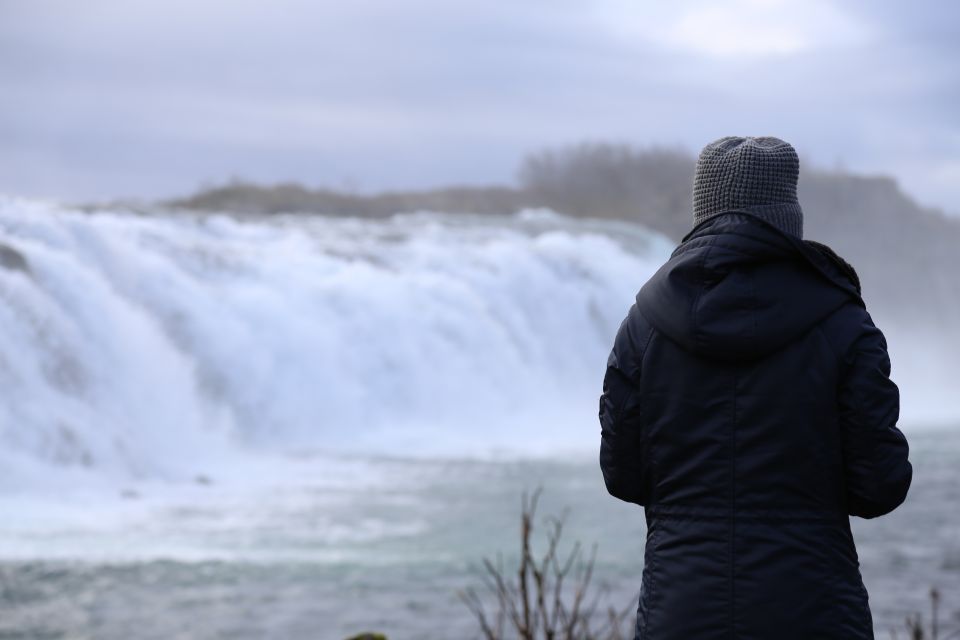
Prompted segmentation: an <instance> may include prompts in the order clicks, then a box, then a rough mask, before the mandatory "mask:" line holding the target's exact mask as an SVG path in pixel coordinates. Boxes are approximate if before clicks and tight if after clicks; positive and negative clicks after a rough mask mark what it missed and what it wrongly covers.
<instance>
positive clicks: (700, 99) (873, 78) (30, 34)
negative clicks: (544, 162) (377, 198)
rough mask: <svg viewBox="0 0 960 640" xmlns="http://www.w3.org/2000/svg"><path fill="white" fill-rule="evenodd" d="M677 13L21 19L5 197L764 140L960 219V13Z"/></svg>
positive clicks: (452, 169)
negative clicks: (575, 150) (568, 148)
mask: <svg viewBox="0 0 960 640" xmlns="http://www.w3.org/2000/svg"><path fill="white" fill-rule="evenodd" d="M674 4H677V5H681V6H668V5H667V4H666V3H636V2H626V1H625V0H599V1H597V2H592V3H587V2H575V1H573V0H552V1H547V0H534V1H526V2H521V3H518V2H506V1H504V0H487V1H485V2H479V1H476V0H464V1H460V2H449V1H444V0H419V1H407V2H394V1H391V0H379V1H375V0H355V1H353V2H350V3H339V2H338V3H334V2H308V1H306V0H282V1H276V2H271V3H266V2H262V3H243V2H235V1H229V2H228V1H226V0H207V1H206V2H203V3H196V2H186V1H185V0H167V1H165V2H160V1H159V0H141V1H139V2H120V1H119V0H116V1H112V2H108V1H106V0H88V1H87V2H84V3H75V2H67V1H60V2H55V1H51V0H35V1H27V0H22V1H21V0H8V1H7V2H4V3H3V4H2V5H0V81H2V83H3V87H4V93H3V96H2V98H0V191H3V192H7V193H23V194H28V195H50V196H55V197H63V198H72V199H82V198H97V197H110V196H130V195H133V196H142V197H156V196H166V195H172V194H176V193H182V192H185V191H189V190H191V189H193V188H194V187H196V186H197V185H198V184H199V183H201V182H203V181H215V180H223V179H225V178H227V177H229V176H231V175H242V176H244V177H248V178H252V179H259V180H280V179H296V180H301V181H304V182H306V183H308V184H312V185H323V184H326V185H340V184H342V183H344V182H349V183H351V184H354V185H359V186H361V187H363V188H365V189H370V190H373V189H379V188H395V187H408V186H409V187H418V186H428V185H434V184H440V183H449V182H458V183H484V182H497V181H504V180H510V179H512V177H513V172H514V170H515V167H516V164H517V162H518V160H519V159H520V157H521V156H522V155H523V154H524V153H525V152H527V151H530V150H534V149H537V148H539V147H541V146H545V145H555V144H564V143H569V142H576V141H579V140H581V139H611V140H625V141H629V142H635V143H639V144H667V145H681V146H683V147H686V148H688V149H690V150H691V151H695V150H696V149H698V148H699V147H700V146H701V145H702V144H704V143H705V142H707V141H708V140H710V139H712V138H715V137H718V136H720V135H725V134H727V133H758V134H767V133H771V134H774V135H780V136H782V137H784V138H787V139H789V140H791V141H793V142H794V143H795V144H796V146H797V147H798V148H799V149H800V150H801V152H802V153H803V155H804V156H805V157H806V158H808V159H810V160H811V161H813V162H815V163H817V164H821V165H826V166H831V165H833V164H834V163H837V162H842V163H843V164H844V166H846V167H847V168H849V169H852V170H858V171H867V172H884V173H891V174H894V175H896V176H897V177H899V178H900V179H901V181H902V182H903V183H904V185H905V187H906V188H907V189H908V190H910V191H911V192H912V193H914V194H915V195H916V196H918V197H919V199H920V200H921V201H923V202H926V203H932V204H936V205H939V206H942V207H944V208H946V209H949V210H953V211H956V212H960V206H957V205H955V204H954V203H955V202H956V199H957V197H958V196H960V124H958V122H957V119H956V118H955V116H954V113H955V112H956V111H957V107H958V106H960V105H958V100H960V79H958V76H957V74H956V73H955V70H954V69H953V61H954V60H955V59H956V57H957V45H956V44H955V43H956V42H957V41H958V38H956V35H957V34H956V33H954V32H953V31H954V29H955V27H954V25H957V24H960V23H958V21H957V18H958V17H960V9H956V8H952V7H951V6H948V7H946V8H944V7H943V6H941V5H942V4H943V3H938V2H934V1H932V0H922V1H921V2H918V3H912V4H911V5H910V7H907V6H906V5H904V4H902V3H892V2H891V3H882V2H867V1H866V0H857V1H856V2H852V3H840V2H836V1H827V0H818V1H816V2H814V1H811V2H810V3H803V5H800V4H799V3H784V2H778V1H776V0H726V2H723V3H717V2H711V3H706V2H699V3H674ZM798 6H802V7H806V8H805V9H798V8H797V7H798ZM716 7H720V9H717V8H716ZM698 12H700V13H698ZM704 12H706V13H704ZM708 28H710V29H714V30H715V31H716V33H715V34H714V33H710V32H707V33H706V34H705V35H704V34H703V33H702V32H703V31H704V30H705V29H708ZM764 34H766V35H764ZM770 34H773V35H772V36H771V35H770ZM709 37H715V38H717V41H716V42H713V41H708V42H704V38H707V39H709ZM724 39H726V40H724Z"/></svg>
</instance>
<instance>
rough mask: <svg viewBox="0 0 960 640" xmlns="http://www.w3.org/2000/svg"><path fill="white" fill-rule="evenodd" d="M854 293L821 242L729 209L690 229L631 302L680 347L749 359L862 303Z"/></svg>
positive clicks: (847, 274)
mask: <svg viewBox="0 0 960 640" xmlns="http://www.w3.org/2000/svg"><path fill="white" fill-rule="evenodd" d="M859 289H860V288H859V281H858V279H857V277H856V273H855V272H854V271H853V268H852V267H850V265H848V264H847V263H845V262H844V261H843V260H842V259H841V258H839V256H837V255H836V254H835V253H834V252H833V251H832V250H830V249H829V247H827V246H826V245H822V244H820V243H816V242H813V241H805V240H801V239H800V238H797V237H794V236H791V235H789V234H787V233H784V232H783V231H781V230H780V229H778V228H776V227H775V226H773V225H771V224H770V223H768V222H766V221H764V220H762V219H759V218H757V217H755V216H752V215H750V214H748V213H742V212H736V211H734V212H729V213H724V214H722V215H718V216H716V217H714V218H710V219H708V220H706V221H704V222H703V223H701V224H699V225H697V226H695V227H694V228H693V229H691V230H690V232H689V233H687V235H686V236H684V238H683V240H682V241H681V243H680V245H679V246H678V247H677V248H676V249H675V250H674V251H673V253H672V254H671V256H670V259H669V260H668V261H667V262H666V263H665V264H664V265H663V266H662V267H660V269H659V270H658V271H657V272H656V273H655V274H654V275H653V276H652V277H651V278H650V279H649V280H648V281H647V282H646V283H645V284H644V285H643V287H642V288H641V289H640V291H639V293H637V298H636V301H637V307H638V309H639V311H640V312H641V313H642V314H643V315H644V317H645V318H646V319H647V321H649V322H650V324H652V325H653V326H654V327H655V328H657V329H658V330H659V331H661V332H662V333H664V334H666V336H667V337H669V338H671V339H672V340H674V341H675V342H677V343H679V344H680V345H681V346H682V347H683V348H684V349H686V350H688V351H691V352H693V353H696V354H698V355H702V356H705V357H709V358H714V359H721V360H753V359H757V358H761V357H763V356H765V355H767V354H769V353H772V352H774V351H777V350H779V349H780V348H782V347H784V346H786V345H787V344H789V343H790V342H793V341H794V340H796V339H797V338H799V337H800V336H801V335H803V334H804V333H806V332H807V331H808V330H810V329H811V328H812V327H813V326H815V325H816V324H817V323H819V322H820V321H821V320H823V319H824V318H825V317H826V316H828V315H830V314H831V313H832V312H833V311H835V310H836V309H838V308H839V307H840V306H842V305H843V304H845V303H847V302H849V301H851V300H853V301H854V302H856V303H857V304H859V305H860V306H864V303H863V299H862V298H861V296H860V290H859Z"/></svg>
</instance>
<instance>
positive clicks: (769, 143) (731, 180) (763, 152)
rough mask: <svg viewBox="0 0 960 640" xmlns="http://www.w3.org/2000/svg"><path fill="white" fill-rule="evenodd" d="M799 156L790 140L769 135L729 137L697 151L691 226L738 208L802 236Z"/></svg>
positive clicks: (799, 236)
mask: <svg viewBox="0 0 960 640" xmlns="http://www.w3.org/2000/svg"><path fill="white" fill-rule="evenodd" d="M799 171H800V160H799V159H798V158H797V152H796V151H795V150H794V148H793V147H791V146H790V144H789V143H787V142H784V141H783V140H780V139H779V138H771V137H760V138H753V137H746V138H742V137H738V136H727V137H725V138H720V139H719V140H715V141H714V142H711V143H710V144H708V145H707V146H705V147H704V148H703V151H701V152H700V157H699V158H698V159H697V171H696V174H695V176H694V178H693V224H694V226H696V225H698V224H700V223H701V222H703V221H704V220H708V219H710V218H712V217H714V216H717V215H720V214H721V213H727V212H731V211H738V212H742V213H749V214H751V215H754V216H757V217H758V218H762V219H763V220H766V221H767V222H769V223H770V224H772V225H774V226H775V227H777V228H779V229H781V230H782V231H785V232H787V233H790V234H793V235H795V236H797V237H798V238H802V237H803V210H801V209H800V203H799V202H798V201H797V176H798V174H799Z"/></svg>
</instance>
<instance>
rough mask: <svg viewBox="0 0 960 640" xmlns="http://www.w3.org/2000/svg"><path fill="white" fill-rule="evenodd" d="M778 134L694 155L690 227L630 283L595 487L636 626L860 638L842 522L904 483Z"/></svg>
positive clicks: (892, 431) (825, 253) (896, 445)
mask: <svg viewBox="0 0 960 640" xmlns="http://www.w3.org/2000/svg"><path fill="white" fill-rule="evenodd" d="M797 171H798V161H797V156H796V152H795V151H794V150H793V148H792V147H790V145H788V144H787V143H785V142H783V141H782V140H778V139H776V138H722V139H720V140H718V141H716V142H714V143H711V144H710V145H707V147H705V148H704V150H703V152H702V153H701V156H700V159H699V161H698V164H697V175H696V178H695V187H694V224H695V226H694V228H693V229H692V230H691V231H690V233H688V234H687V235H686V236H685V237H684V239H683V241H682V242H681V244H680V245H679V246H678V247H677V248H676V250H675V251H674V252H673V254H672V256H671V258H670V260H668V261H667V263H666V264H664V265H663V267H661V269H660V270H659V271H658V272H657V273H656V274H654V275H653V276H652V277H651V278H650V280H649V281H647V283H646V284H644V285H643V287H642V288H641V289H640V292H639V293H638V294H637V298H636V302H635V304H634V305H633V306H632V307H631V308H630V310H629V313H628V315H627V317H626V318H625V320H624V322H623V323H622V324H621V326H620V329H619V331H618V333H617V336H616V339H615V342H614V346H613V349H612V351H611V353H610V357H609V360H608V363H607V369H606V374H605V376H604V380H603V394H602V396H601V397H600V407H599V418H600V423H601V444H600V465H601V469H602V471H603V477H604V480H605V483H606V486H607V489H608V491H609V492H610V493H611V494H612V495H614V496H615V497H617V498H620V499H622V500H626V501H628V502H633V503H636V504H640V505H643V506H644V508H645V514H646V520H647V539H646V550H645V555H644V571H643V578H642V586H641V596H640V603H639V609H638V614H637V628H636V637H637V638H638V639H640V638H642V639H645V640H661V639H670V638H683V639H685V640H698V639H701V638H702V639H707V638H743V639H748V638H751V639H752V638H761V639H771V638H844V639H852V638H872V637H873V628H872V621H871V615H870V610H869V606H868V600H867V593H866V590H865V589H864V586H863V582H862V579H861V577H860V572H859V565H858V560H857V553H856V549H855V546H854V542H853V538H852V536H851V533H850V524H849V516H851V515H854V516H861V517H865V518H872V517H876V516H879V515H883V514H885V513H887V512H889V511H891V510H893V509H894V508H896V507H897V506H898V505H899V504H900V503H901V502H903V500H904V498H905V497H906V493H907V490H908V488H909V485H910V480H911V477H912V468H911V465H910V463H909V462H908V461H907V443H906V440H905V439H904V437H903V434H902V433H901V432H900V431H899V430H898V429H897V427H896V424H897V420H898V417H899V393H898V389H897V386H896V385H895V384H894V382H893V381H892V380H891V379H890V377H889V376H890V360H889V357H888V355H887V345H886V341H885V339H884V336H883V334H882V332H881V331H880V330H879V329H878V328H877V327H876V326H875V325H874V323H873V321H872V319H871V317H870V315H869V313H868V312H867V310H866V308H865V305H864V303H863V300H862V298H861V296H860V285H859V281H858V279H857V276H856V273H855V271H854V270H853V268H852V267H850V265H848V264H846V263H845V262H844V261H843V260H842V259H840V258H839V257H838V256H836V254H834V253H833V252H832V251H831V250H830V249H829V248H828V247H826V246H825V245H822V244H819V243H815V242H812V241H804V240H802V239H801V238H802V220H803V218H802V211H801V209H800V206H799V203H797V201H796V180H797Z"/></svg>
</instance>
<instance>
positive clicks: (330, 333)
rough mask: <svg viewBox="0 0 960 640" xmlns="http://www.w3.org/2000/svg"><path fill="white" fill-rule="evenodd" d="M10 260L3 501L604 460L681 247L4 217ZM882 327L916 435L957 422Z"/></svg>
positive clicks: (922, 367)
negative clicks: (611, 366) (244, 464)
mask: <svg viewBox="0 0 960 640" xmlns="http://www.w3.org/2000/svg"><path fill="white" fill-rule="evenodd" d="M0 244H2V247H0V249H2V251H0V254H2V255H0V264H2V265H3V267H4V268H0V300H2V304H0V323H2V326H3V327H4V331H3V332H2V333H0V384H2V386H3V388H4V389H5V391H6V401H5V402H4V404H3V405H2V406H0V441H2V449H3V454H0V455H2V456H3V459H4V463H5V468H7V469H10V470H11V472H10V473H9V474H7V475H6V476H5V479H4V480H3V481H2V483H0V489H6V490H10V489H16V488H38V485H46V484H50V485H51V486H56V485H57V484H58V481H57V479H56V478H57V476H58V474H59V475H62V477H63V478H71V481H73V479H76V478H88V477H96V478H101V479H107V482H108V484H110V483H113V482H121V481H126V480H128V479H131V478H133V479H137V478H141V479H161V480H164V479H167V480H182V479H185V478H187V479H188V478H192V477H194V476H195V475H196V474H197V473H198V472H201V471H202V472H206V470H209V469H211V468H217V467H218V466H219V467H224V466H229V464H230V462H229V461H230V460H231V459H233V456H237V455H242V456H250V455H256V454H257V452H270V453H277V452H284V453H289V452H301V453H302V452H305V451H310V452H322V453H324V454H327V453H337V454H340V453H348V454H357V453H361V454H387V455H397V456H421V455H430V456H437V455H440V456H445V455H456V456H463V455H468V456H485V455H488V454H491V453H496V452H513V453H524V454H530V453H533V454H538V455H542V454H546V455H549V454H552V453H556V452H560V451H591V450H592V449H594V448H595V446H596V444H597V439H598V437H599V435H598V433H599V426H598V425H597V423H596V415H595V414H596V397H597V395H598V394H599V391H600V380H601V378H602V373H603V367H604V364H605V361H606V356H607V353H608V351H609V348H610V346H611V344H612V339H613V335H614V333H615V331H616V328H617V326H618V325H619V323H620V321H621V320H622V318H623V316H624V314H625V313H626V310H627V308H628V307H629V305H630V304H631V302H632V299H633V296H634V294H635V292H636V290H637V289H638V288H639V286H640V285H641V284H642V283H643V282H644V281H645V280H646V279H647V278H648V277H649V276H650V275H651V274H652V273H653V272H654V271H655V270H656V268H657V267H659V265H660V264H662V262H663V261H664V260H665V259H666V257H667V256H668V255H669V253H670V251H671V250H672V248H673V246H674V244H673V243H672V242H671V241H669V240H668V239H667V238H665V237H664V236H661V235H659V234H657V233H654V232H651V231H649V230H647V229H646V228H644V227H642V226H640V225H637V224H632V223H628V222H615V221H599V220H589V219H574V218H568V217H565V216H560V215H557V214H554V213H551V212H549V211H546V210H526V211H522V212H520V213H518V214H515V215H513V216H473V215H464V214H441V213H408V214H398V215H394V216H392V217H389V218H384V219H377V220H370V219H359V218H333V217H322V216H274V217H271V218H260V219H246V220H243V221H240V220H237V219H235V218H232V217H228V216H225V215H185V214H181V213H174V212H167V213H163V214H158V215H153V216H149V217H146V216H136V215H132V214H129V213H126V212H123V211H97V212H94V213H82V212H78V211H72V210H69V209H66V208H62V207H59V206H57V205H52V204H48V203H41V202H35V201H25V200H11V199H6V200H0ZM869 304H870V300H868V305H869ZM874 317H875V320H876V321H877V323H878V325H879V326H881V328H883V329H884V330H885V332H886V333H887V335H888V340H889V342H890V349H891V357H892V360H893V362H894V366H893V373H894V376H893V377H894V379H895V381H896V382H897V383H898V384H899V385H900V387H901V390H902V393H903V400H904V402H903V412H902V424H905V425H906V426H907V427H916V426H920V425H924V424H938V423H948V422H949V421H950V420H951V419H953V418H955V417H956V416H958V415H960V410H958V409H957V408H956V407H955V406H953V405H952V404H951V402H950V401H949V397H950V396H949V393H948V391H949V386H950V381H951V380H955V379H956V373H957V370H956V367H957V365H956V363H955V362H953V361H951V359H950V358H949V352H948V351H944V350H943V349H942V346H940V343H939V339H938V337H937V336H930V335H922V334H913V333H911V332H910V331H909V329H906V330H903V329H900V328H897V327H892V326H891V327H889V328H888V327H886V326H885V325H884V323H883V317H881V316H877V315H875V316H874ZM51 469H56V470H57V472H58V473H57V474H49V473H47V471H49V470H51Z"/></svg>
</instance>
